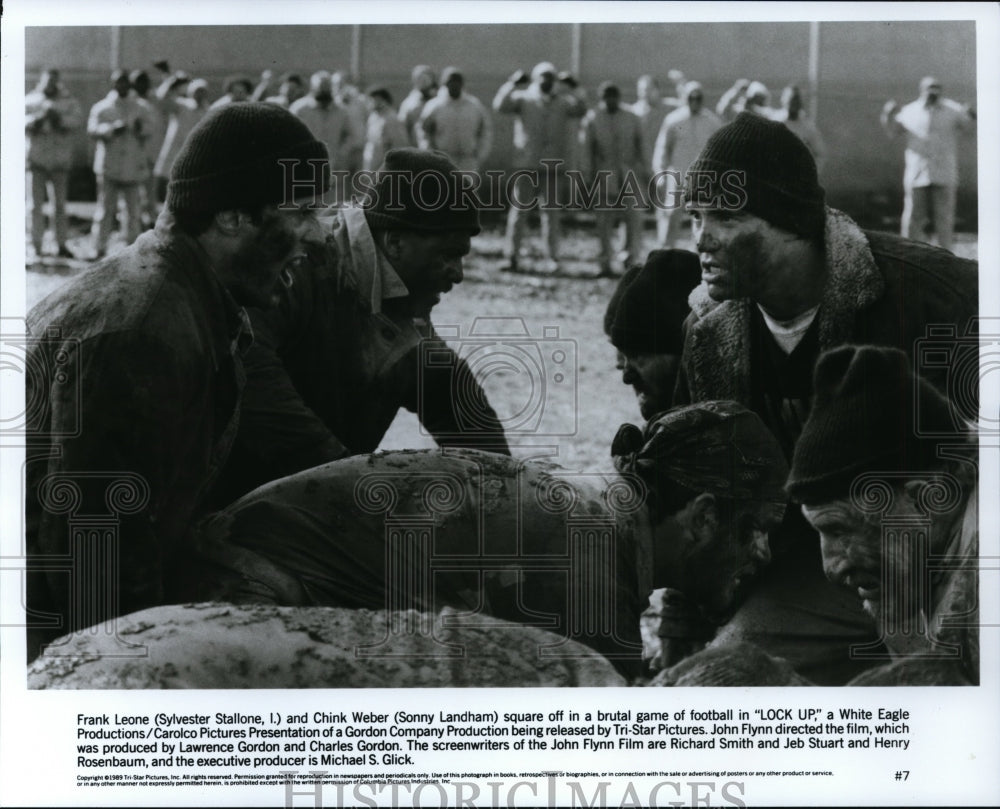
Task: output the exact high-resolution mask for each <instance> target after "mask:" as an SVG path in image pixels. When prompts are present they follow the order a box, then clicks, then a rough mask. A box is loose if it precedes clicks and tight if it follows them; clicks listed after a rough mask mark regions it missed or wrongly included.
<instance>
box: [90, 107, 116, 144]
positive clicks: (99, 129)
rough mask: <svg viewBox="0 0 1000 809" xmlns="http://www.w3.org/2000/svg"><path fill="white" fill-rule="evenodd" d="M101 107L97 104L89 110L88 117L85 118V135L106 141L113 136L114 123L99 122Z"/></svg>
mask: <svg viewBox="0 0 1000 809" xmlns="http://www.w3.org/2000/svg"><path fill="white" fill-rule="evenodd" d="M101 112H102V106H101V103H100V102H98V103H97V104H95V105H94V106H93V107H91V108H90V116H89V117H88V118H87V134H88V135H90V136H91V137H92V138H98V139H99V140H107V139H108V138H110V137H111V136H112V135H114V130H115V128H114V123H113V122H111V121H102V120H101Z"/></svg>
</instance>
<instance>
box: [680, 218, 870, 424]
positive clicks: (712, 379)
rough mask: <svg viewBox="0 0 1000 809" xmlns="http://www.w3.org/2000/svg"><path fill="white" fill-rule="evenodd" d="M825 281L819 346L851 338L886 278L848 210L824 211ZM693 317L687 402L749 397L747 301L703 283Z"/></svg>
mask: <svg viewBox="0 0 1000 809" xmlns="http://www.w3.org/2000/svg"><path fill="white" fill-rule="evenodd" d="M826 266H827V282H826V288H825V289H824V291H823V298H822V303H821V304H820V307H819V312H818V313H817V315H816V321H817V324H816V325H817V328H818V329H819V344H820V350H825V349H827V348H832V347H834V346H838V345H841V344H843V343H845V342H847V341H848V340H849V339H850V336H851V332H852V330H853V328H854V320H855V314H856V313H857V312H858V311H860V310H862V309H865V308H867V307H869V306H871V305H872V304H873V303H875V301H877V300H878V299H879V298H880V297H881V296H882V293H883V291H884V289H885V280H884V278H883V277H882V274H881V273H880V272H879V270H878V267H877V266H876V265H875V258H874V257H873V256H872V252H871V249H870V248H869V246H868V239H867V238H866V237H865V235H864V233H862V231H861V228H859V227H858V226H857V224H856V223H855V222H854V220H852V219H851V218H850V217H849V216H847V215H846V214H844V213H842V212H840V211H838V210H835V209H833V208H827V209H826ZM688 303H689V304H690V306H691V311H692V312H693V314H694V316H695V318H696V319H695V320H694V322H693V323H692V324H691V327H690V329H689V333H688V342H687V345H686V347H685V354H686V355H687V356H686V359H685V365H686V372H687V380H688V388H689V393H690V396H691V401H701V400H703V399H735V400H736V401H738V402H743V403H744V404H745V403H747V402H748V401H749V399H750V346H749V333H750V315H751V311H752V310H751V306H753V302H752V301H750V300H749V299H745V298H744V299H740V300H730V301H724V302H722V303H719V302H716V301H713V300H712V299H711V298H710V297H709V296H708V287H707V286H706V285H705V284H701V285H699V286H698V287H696V288H695V289H694V291H693V292H692V293H691V295H690V297H689V298H688Z"/></svg>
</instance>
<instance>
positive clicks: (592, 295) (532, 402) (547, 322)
mask: <svg viewBox="0 0 1000 809" xmlns="http://www.w3.org/2000/svg"><path fill="white" fill-rule="evenodd" d="M72 211H73V213H74V214H75V215H74V216H73V217H72V218H71V223H72V228H73V232H74V234H75V235H74V237H73V238H71V240H70V247H71V249H73V250H74V252H76V253H77V255H81V256H89V255H90V254H91V252H92V247H91V244H90V240H89V237H88V236H87V235H86V229H87V227H88V226H89V223H88V221H87V220H86V218H85V216H84V215H85V214H86V209H85V208H84V207H83V206H78V204H76V205H73V206H72ZM649 224H650V226H651V224H652V223H651V222H650V223H649ZM502 236H503V234H502V226H501V224H500V223H496V224H494V225H493V226H491V227H489V228H487V229H485V230H484V232H483V233H482V234H481V235H480V236H478V237H476V238H475V239H473V253H472V255H471V256H470V257H469V258H468V260H467V262H466V268H465V271H466V279H465V283H463V284H461V285H460V286H458V287H456V288H455V289H454V290H452V292H451V293H449V294H448V295H447V296H446V297H445V298H444V300H442V302H441V304H440V305H439V306H438V307H437V308H436V309H435V311H434V322H435V325H436V326H437V328H438V330H439V331H440V332H442V334H443V336H447V337H448V339H449V342H450V343H451V344H452V346H453V347H455V348H456V349H457V350H458V351H459V352H460V353H461V354H463V355H465V356H466V357H467V358H468V359H469V361H470V362H471V363H472V365H473V367H474V368H475V369H476V371H477V374H478V375H479V377H480V380H481V382H482V384H483V385H484V387H485V389H486V392H487V394H488V395H489V397H490V401H491V402H492V403H493V405H494V407H495V408H496V410H497V412H498V414H499V415H500V417H501V420H502V421H503V422H504V424H505V427H506V428H507V431H508V437H509V440H510V443H511V446H512V447H515V449H514V452H515V454H516V455H518V456H519V457H528V456H536V455H539V454H545V455H548V456H550V457H552V459H553V460H556V461H557V462H558V463H559V464H561V465H563V466H566V467H569V468H572V469H581V470H584V469H608V468H610V456H609V448H610V445H611V439H612V438H613V437H614V434H615V431H616V430H617V429H618V426H619V425H620V424H621V423H623V422H625V421H631V422H634V423H637V424H638V423H641V419H640V416H639V410H638V407H637V406H636V404H635V398H634V396H633V393H632V390H631V388H627V387H625V386H624V385H623V384H622V383H621V376H620V374H619V373H618V372H617V371H616V370H615V368H614V351H613V349H612V347H611V345H610V344H609V343H608V342H607V339H606V338H605V337H604V333H603V331H602V320H603V317H604V310H605V307H606V305H607V301H608V299H609V297H610V296H611V293H612V290H613V289H614V286H615V284H616V283H617V282H616V281H615V280H613V279H603V278H601V279H598V278H595V277H593V276H594V274H595V273H596V272H597V265H596V258H597V253H598V244H597V238H596V237H595V236H594V235H593V234H592V232H591V229H590V227H589V223H588V222H586V221H579V222H575V223H574V222H570V223H568V227H567V228H566V233H565V239H564V242H563V261H562V269H561V272H560V274H559V276H557V277H556V276H543V275H537V274H533V273H532V270H531V264H530V261H529V262H527V266H526V268H525V271H524V272H523V273H519V274H517V275H511V274H509V273H501V272H499V271H498V269H497V268H498V266H499V264H500V263H501V260H502V259H501V248H502ZM958 239H959V244H958V247H957V249H956V252H958V253H959V254H960V255H963V256H965V257H968V258H976V257H977V242H976V237H975V236H974V235H971V234H960V235H959V237H958ZM646 240H647V247H648V248H649V249H652V248H653V247H654V245H653V232H652V230H651V229H648V230H647V234H646ZM532 245H533V247H534V248H535V249H536V250H538V251H540V243H534V242H533V243H532ZM52 246H53V245H48V244H46V247H52ZM682 246H683V245H682ZM115 249H120V246H116V245H115V244H114V243H113V244H112V248H111V250H112V251H114V250H115ZM539 254H540V253H539ZM87 266H89V262H87V261H82V260H81V261H75V262H67V261H57V260H55V259H49V258H46V259H44V260H43V262H40V263H35V264H32V265H29V267H28V272H27V277H26V298H27V301H26V303H27V307H28V308H30V307H31V306H32V305H34V304H35V303H36V302H37V301H39V300H41V299H42V298H43V297H44V296H45V295H47V294H48V293H49V292H51V291H52V290H54V289H56V288H57V287H58V286H60V285H61V284H63V283H65V281H66V280H67V278H68V277H71V276H73V275H75V274H77V273H79V272H82V271H84V270H85V269H86V267H87ZM497 335H500V336H499V337H498V336H497ZM433 446H434V441H433V439H432V438H431V437H430V436H428V435H425V434H424V433H423V432H422V430H421V427H420V423H419V421H418V420H417V418H416V416H414V415H413V414H411V413H408V412H402V413H400V415H399V416H398V417H397V419H396V421H395V422H394V423H393V425H392V427H391V428H390V430H389V432H388V433H387V434H386V436H385V439H384V440H383V442H382V445H381V448H382V449H398V448H405V447H413V448H423V447H433Z"/></svg>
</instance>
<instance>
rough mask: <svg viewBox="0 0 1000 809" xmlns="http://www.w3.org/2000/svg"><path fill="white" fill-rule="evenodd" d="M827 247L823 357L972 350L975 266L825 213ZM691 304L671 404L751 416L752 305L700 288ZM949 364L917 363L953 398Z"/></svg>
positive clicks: (820, 329) (819, 322) (820, 315)
mask: <svg viewBox="0 0 1000 809" xmlns="http://www.w3.org/2000/svg"><path fill="white" fill-rule="evenodd" d="M825 244H826V262H827V269H828V273H827V282H826V288H825V290H824V292H823V296H822V303H821V304H820V307H819V311H818V312H817V315H816V322H815V323H814V326H815V327H816V329H817V337H818V340H819V344H820V351H821V352H822V351H826V350H828V349H830V348H834V347H836V346H839V345H844V344H858V345H883V346H893V347H896V348H899V349H901V350H903V351H905V352H906V353H907V354H908V355H910V356H911V357H912V356H913V355H914V352H915V351H916V350H917V349H918V348H919V346H920V345H937V344H939V343H940V344H942V345H943V346H944V347H946V348H949V350H950V349H955V348H958V349H961V348H962V347H968V346H974V344H975V336H974V335H975V334H976V333H977V324H976V322H975V318H976V315H977V312H978V271H979V265H978V262H975V261H969V260H967V259H961V258H958V257H956V256H954V255H953V254H952V253H950V252H948V251H947V250H942V249H940V248H937V247H932V246H930V245H926V244H922V243H919V242H914V241H910V240H908V239H903V238H901V237H899V236H894V235H891V234H888V233H879V232H874V231H865V230H862V229H861V228H860V227H858V225H857V224H856V223H855V222H854V221H853V220H852V219H851V218H850V217H848V216H847V215H846V214H844V213H842V212H840V211H837V210H834V209H832V208H827V216H826V241H825ZM688 302H689V303H690V305H691V314H690V315H689V316H688V319H687V321H686V322H685V344H684V353H683V357H682V361H681V373H680V376H679V379H678V383H677V384H678V386H677V391H676V393H675V397H674V400H675V404H685V403H689V402H700V401H705V400H709V399H733V400H735V401H737V402H740V403H742V404H744V405H747V406H749V405H750V404H751V397H752V386H751V373H752V369H751V367H750V366H751V354H752V352H751V348H750V345H751V343H750V341H751V336H750V331H751V329H750V323H751V317H752V315H753V309H752V307H753V306H754V303H753V302H752V301H751V300H749V299H738V300H728V301H724V302H721V303H720V302H717V301H713V300H712V299H711V298H709V296H708V290H707V287H706V286H705V285H704V284H702V285H701V286H698V287H697V288H695V290H694V291H693V292H692V293H691V296H690V298H689V300H688ZM970 338H971V339H970ZM952 356H954V355H952ZM952 364H953V363H937V364H925V363H921V369H920V370H921V371H922V372H923V373H924V374H925V376H926V378H927V379H928V381H930V382H931V383H932V384H934V385H936V386H937V387H939V388H940V389H941V390H944V391H947V390H948V386H947V383H948V374H949V370H950V367H951V365H952Z"/></svg>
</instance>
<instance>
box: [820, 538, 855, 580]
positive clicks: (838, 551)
mask: <svg viewBox="0 0 1000 809" xmlns="http://www.w3.org/2000/svg"><path fill="white" fill-rule="evenodd" d="M820 549H821V550H822V553H823V573H824V575H825V576H826V577H827V579H829V580H830V581H832V582H834V583H835V584H842V583H843V581H844V579H845V578H846V577H847V571H848V569H849V567H850V565H849V562H848V559H847V554H845V553H844V552H843V548H842V547H841V543H839V542H837V541H836V540H831V539H824V538H823V537H820Z"/></svg>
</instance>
